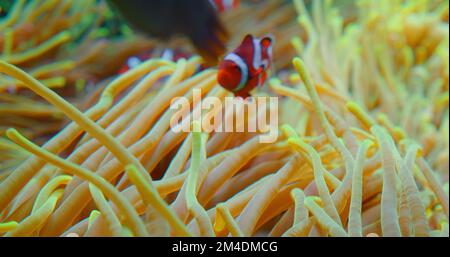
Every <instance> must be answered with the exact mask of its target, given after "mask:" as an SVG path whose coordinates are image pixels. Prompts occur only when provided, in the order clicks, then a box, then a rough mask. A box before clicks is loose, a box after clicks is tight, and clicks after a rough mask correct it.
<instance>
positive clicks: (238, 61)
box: [224, 53, 248, 91]
mask: <svg viewBox="0 0 450 257" xmlns="http://www.w3.org/2000/svg"><path fill="white" fill-rule="evenodd" d="M224 59H225V60H228V61H232V62H234V63H235V64H236V65H237V66H238V67H239V69H240V71H241V81H240V82H239V85H238V86H237V87H236V88H235V89H234V90H233V91H239V90H242V89H243V88H244V87H245V83H246V82H247V78H248V67H247V65H246V64H245V62H244V60H243V59H242V58H241V57H240V56H239V55H237V54H235V53H230V54H228V55H227V56H225V58H224Z"/></svg>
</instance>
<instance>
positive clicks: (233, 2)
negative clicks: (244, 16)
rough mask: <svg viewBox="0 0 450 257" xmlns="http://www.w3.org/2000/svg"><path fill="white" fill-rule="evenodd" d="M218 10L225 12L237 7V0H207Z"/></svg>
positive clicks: (238, 2)
mask: <svg viewBox="0 0 450 257" xmlns="http://www.w3.org/2000/svg"><path fill="white" fill-rule="evenodd" d="M209 2H210V3H211V4H212V5H213V6H214V8H215V9H216V10H217V11H218V12H220V13H221V12H226V11H228V10H232V9H234V8H237V7H239V4H240V1H239V0H209Z"/></svg>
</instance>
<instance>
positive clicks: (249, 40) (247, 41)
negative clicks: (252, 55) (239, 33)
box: [241, 34, 253, 45]
mask: <svg viewBox="0 0 450 257" xmlns="http://www.w3.org/2000/svg"><path fill="white" fill-rule="evenodd" d="M252 44H253V36H252V35H250V34H247V35H245V37H244V40H242V43H241V45H252Z"/></svg>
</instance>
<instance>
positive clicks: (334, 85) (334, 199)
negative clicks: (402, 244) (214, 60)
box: [0, 0, 449, 237]
mask: <svg viewBox="0 0 450 257" xmlns="http://www.w3.org/2000/svg"><path fill="white" fill-rule="evenodd" d="M78 2H83V3H78ZM305 2H307V3H305ZM305 2H303V1H302V0H294V1H292V3H284V1H270V3H266V2H262V3H260V4H259V6H260V7H261V8H260V9H258V11H256V12H253V11H252V10H253V9H254V7H253V8H252V7H250V6H248V5H246V4H243V6H242V7H241V8H240V9H238V10H236V11H235V12H234V13H233V12H230V13H226V14H224V15H223V17H222V18H223V20H224V21H227V22H226V24H228V26H229V29H230V30H232V29H233V28H236V29H235V35H236V38H235V39H232V41H233V40H234V41H235V42H238V41H237V40H240V38H241V37H242V36H243V34H245V33H247V32H248V31H249V30H254V31H253V32H255V34H256V35H262V34H266V33H272V34H274V35H275V37H276V47H275V49H274V63H275V65H274V67H275V68H274V70H273V71H272V77H271V79H270V81H269V82H268V83H267V84H268V86H267V87H266V88H263V89H259V90H257V91H256V92H254V93H253V94H254V95H255V96H258V97H262V98H269V97H278V99H279V108H278V110H277V112H278V114H279V117H280V118H279V124H277V128H278V130H279V131H280V133H279V136H278V138H277V140H276V141H275V142H272V143H265V142H262V140H261V137H264V136H265V135H266V133H268V132H267V131H264V130H257V131H256V132H217V131H216V132H214V131H213V132H207V131H204V130H203V129H202V126H201V124H202V122H204V121H205V120H207V119H208V118H210V117H211V116H214V114H216V113H218V112H223V113H225V114H226V115H225V117H224V120H223V121H222V122H226V121H227V120H234V119H235V113H234V112H232V111H230V110H228V109H227V108H228V107H227V106H226V105H224V106H225V107H224V108H223V109H222V108H214V107H210V108H209V109H207V110H206V111H204V112H203V113H202V116H201V117H200V119H199V120H197V121H194V122H191V116H194V114H195V112H196V110H197V109H198V108H201V107H202V106H201V105H200V104H199V103H198V102H196V101H195V90H196V89H201V93H202V96H214V97H217V98H218V99H220V100H221V101H225V100H224V99H225V97H230V96H232V94H231V93H230V92H228V91H226V90H225V89H223V88H222V87H220V86H219V85H218V83H217V78H216V76H217V72H216V69H215V68H208V69H204V70H202V71H199V69H198V66H199V65H200V63H201V59H200V58H199V57H197V56H195V55H193V56H192V57H190V58H187V59H184V58H182V59H179V60H177V61H171V60H165V59H162V58H159V57H156V56H155V57H154V58H150V59H149V60H147V61H145V62H143V63H141V64H140V65H138V66H137V67H135V68H133V69H131V70H129V71H127V72H125V73H123V74H121V75H118V76H117V75H115V74H113V71H114V69H117V64H111V65H113V66H114V67H115V68H114V69H112V68H111V66H110V65H109V64H108V65H103V66H105V67H104V68H101V67H103V66H102V65H100V66H98V65H97V64H98V63H100V61H99V60H97V59H101V58H102V57H101V56H102V55H101V51H100V52H99V51H89V50H88V48H89V47H90V46H92V45H96V44H100V43H99V42H101V45H102V47H105V49H106V48H110V47H114V48H120V51H119V50H118V51H117V53H119V52H120V53H121V54H120V56H124V59H126V58H125V57H126V56H128V55H133V53H132V52H130V51H129V50H126V49H132V48H133V47H132V46H137V45H139V46H141V47H142V48H141V49H148V48H151V47H156V48H157V47H161V46H160V45H159V43H158V42H156V41H149V40H146V39H142V38H140V37H138V36H133V35H128V34H127V33H129V32H127V29H126V28H123V30H125V32H122V33H121V35H120V40H119V41H115V40H111V37H112V35H110V34H112V33H111V31H109V30H106V32H102V31H104V27H101V26H99V27H95V29H92V30H91V31H90V32H89V33H87V34H90V35H91V36H86V35H85V34H86V32H80V31H84V29H82V28H80V27H79V26H81V25H79V24H78V23H80V19H83V15H81V14H82V13H91V12H92V13H96V14H102V15H100V16H99V18H98V19H103V18H105V16H104V13H105V12H106V13H107V12H108V11H106V10H105V9H104V8H106V7H105V6H102V5H96V4H95V1H88V0H83V1H62V2H61V3H59V1H20V0H18V1H16V4H15V5H14V6H13V8H12V10H11V11H10V13H9V15H8V16H7V17H6V18H3V19H2V20H1V21H0V28H2V32H1V33H0V46H1V47H2V48H3V49H4V50H3V52H2V55H1V60H0V74H2V75H1V77H0V97H1V101H2V103H1V104H0V118H2V120H1V122H0V128H1V129H2V130H1V131H2V137H1V138H0V156H1V157H0V158H1V159H0V164H1V166H0V235H4V236H229V235H231V236H338V237H343V236H352V237H361V236H389V237H390V236H405V237H409V236H420V237H422V236H447V237H448V233H449V232H448V222H449V199H448V198H449V197H448V188H449V186H448V174H449V173H448V172H449V171H448V167H449V137H448V134H449V107H448V102H449V101H448V86H449V83H448V78H449V74H448V73H449V61H448V59H449V33H448V1H440V0H420V1H407V0H394V1H392V0H360V1H355V3H354V4H352V5H351V6H346V8H345V10H351V11H346V12H343V11H342V10H343V9H344V8H342V6H341V5H342V3H341V1H339V0H335V1H327V0H315V1H305ZM310 2H311V3H310ZM344 2H345V1H344ZM29 5H33V6H32V7H30V6H29ZM82 7H83V8H87V9H88V10H91V12H87V11H85V10H84V9H80V8H82ZM45 8H47V9H45ZM41 9H45V10H47V11H46V12H48V11H50V12H51V13H52V14H53V15H46V17H45V18H42V17H41V16H42V12H43V11H41V13H39V12H38V10H41ZM87 16H89V15H87ZM94 16H96V15H94ZM106 16H107V15H106ZM38 17H41V18H38ZM58 17H66V19H58ZM107 17H109V16H107ZM34 19H36V22H32V21H33V20H34ZM260 19H263V20H264V22H263V23H262V24H259V25H257V23H256V22H255V20H256V21H258V20H260ZM62 21H64V22H62ZM94 23H96V19H93V18H91V19H89V20H87V21H86V24H90V25H92V24H94ZM30 24H33V25H34V26H42V27H41V29H37V27H36V30H37V31H38V32H35V33H29V32H27V31H28V30H27V29H26V28H27V26H30ZM39 24H42V25H39ZM49 24H50V25H51V26H50V25H49ZM87 27H89V26H87ZM44 28H46V29H44ZM99 30H100V32H99ZM76 32H78V34H77V33H76ZM81 34H82V35H83V36H80V35H81ZM94 34H95V35H97V36H92V35H94ZM99 35H101V37H106V38H108V39H102V40H101V41H98V38H97V37H100V36H99ZM75 38H76V39H77V40H74V39H75ZM26 42H31V43H26ZM118 42H119V43H118ZM125 42H128V43H125ZM130 42H133V43H130ZM63 44H66V45H67V46H68V45H72V47H68V48H67V49H59V50H57V51H54V50H55V49H54V48H62V47H61V45H63ZM99 49H100V48H99ZM87 52H89V53H90V54H87ZM79 53H83V54H84V55H83V56H85V57H86V56H89V57H86V58H83V57H81V58H80V55H79ZM118 55H119V54H116V55H114V56H118ZM43 56H45V58H44V57H43ZM19 57H20V58H19ZM80 60H84V61H80ZM89 63H91V64H94V63H95V64H96V65H94V66H95V67H97V69H98V70H99V72H90V69H86V66H87V65H88V64H89ZM106 66H108V67H106ZM55 81H56V82H55ZM66 81H71V82H70V83H65V82H66ZM77 81H78V82H77ZM80 81H81V82H80ZM63 82H64V83H63ZM80 84H83V85H86V87H94V84H97V86H96V87H95V88H96V89H95V90H96V91H98V94H94V93H93V92H94V91H95V90H92V89H90V91H84V93H79V94H77V93H72V94H71V93H70V92H71V90H74V88H76V85H80ZM11 86H13V87H14V89H15V90H9V92H7V91H8V90H7V89H8V88H11ZM55 87H61V88H60V89H56V88H55ZM2 89H4V90H3V91H2ZM61 89H63V90H61ZM86 92H88V93H86ZM86 94H90V95H92V97H90V98H89V99H88V100H86V99H84V98H83V96H85V95H86ZM37 96H39V97H41V99H44V100H45V102H44V101H42V100H41V99H38V98H37ZM177 97H184V98H185V99H187V101H188V102H189V105H188V106H186V107H185V108H184V109H182V111H183V112H184V113H187V114H190V115H188V116H186V117H185V118H184V119H182V120H181V122H180V124H181V126H186V127H191V131H192V132H174V130H172V129H171V123H172V121H173V117H174V115H175V114H176V110H174V109H172V108H171V103H172V102H173V100H174V99H176V98H177ZM3 102H4V103H3ZM245 105H246V102H245V101H238V105H237V108H241V109H243V110H244V112H245V117H246V120H252V119H256V118H258V117H260V116H265V115H266V114H267V113H268V112H270V111H271V110H273V108H275V107H274V106H272V105H268V106H266V107H265V108H264V109H263V110H259V111H258V112H251V111H249V110H248V109H247V108H245ZM231 108H233V106H232V107H231ZM227 114H228V115H227ZM64 116H66V117H67V118H68V119H70V120H69V121H68V122H67V123H64V122H65V121H66V119H65V118H63V117H64ZM3 117H5V119H4V118H3ZM55 119H56V120H55ZM236 126H237V125H236ZM43 135H46V136H45V137H43Z"/></svg>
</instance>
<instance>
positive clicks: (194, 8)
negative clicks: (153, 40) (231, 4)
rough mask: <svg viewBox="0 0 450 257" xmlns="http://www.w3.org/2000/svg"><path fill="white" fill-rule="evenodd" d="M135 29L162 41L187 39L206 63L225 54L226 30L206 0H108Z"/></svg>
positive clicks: (211, 62)
mask: <svg viewBox="0 0 450 257" xmlns="http://www.w3.org/2000/svg"><path fill="white" fill-rule="evenodd" d="M108 2H109V3H110V4H112V6H114V7H115V8H116V9H117V11H118V12H119V13H120V14H121V15H122V17H123V18H124V19H125V20H126V21H127V22H128V23H129V24H130V25H131V27H132V28H134V29H135V30H137V31H139V32H142V33H145V34H146V35H149V36H152V37H157V38H160V39H163V40H167V39H170V38H172V37H173V36H175V35H183V36H186V37H187V38H189V39H190V41H191V42H192V44H193V45H194V47H195V49H196V50H197V52H198V53H199V54H200V55H201V56H202V57H203V59H204V60H205V61H206V63H207V64H209V65H215V64H216V63H217V62H218V60H219V57H220V56H222V55H223V54H224V53H225V50H226V43H227V41H228V38H229V36H228V32H227V31H226V29H225V27H224V26H223V24H222V22H221V21H220V19H219V17H218V12H217V10H216V8H215V7H214V5H213V3H211V2H210V1H209V0H196V1H185V0H153V1H147V0H128V1H123V0H109V1H108Z"/></svg>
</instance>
